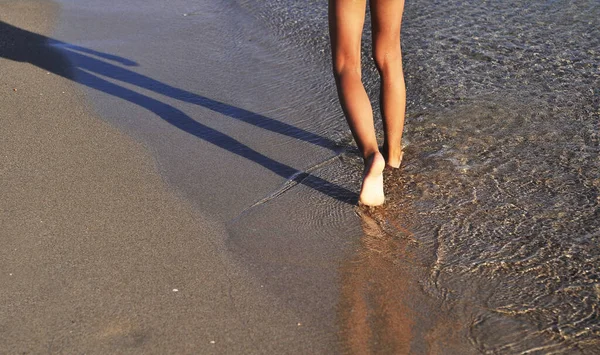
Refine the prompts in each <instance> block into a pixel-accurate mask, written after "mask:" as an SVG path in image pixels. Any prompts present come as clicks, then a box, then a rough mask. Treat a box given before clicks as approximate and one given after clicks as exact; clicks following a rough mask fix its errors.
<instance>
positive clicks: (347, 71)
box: [333, 55, 361, 79]
mask: <svg viewBox="0 0 600 355" xmlns="http://www.w3.org/2000/svg"><path fill="white" fill-rule="evenodd" d="M333 75H334V76H335V78H336V79H340V78H342V77H345V76H358V78H360V76H361V67H360V57H359V56H355V55H337V56H335V57H334V59H333Z"/></svg>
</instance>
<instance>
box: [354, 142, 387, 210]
mask: <svg viewBox="0 0 600 355" xmlns="http://www.w3.org/2000/svg"><path fill="white" fill-rule="evenodd" d="M384 168H385V159H384V158H383V155H381V153H375V154H373V156H372V157H371V158H370V159H369V160H367V162H366V167H365V173H364V176H363V183H362V187H361V189H360V197H359V200H358V202H359V204H361V205H366V206H381V205H383V203H384V202H385V195H384V193H383V169H384Z"/></svg>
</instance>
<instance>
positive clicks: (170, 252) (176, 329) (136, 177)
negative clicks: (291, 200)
mask: <svg viewBox="0 0 600 355" xmlns="http://www.w3.org/2000/svg"><path fill="white" fill-rule="evenodd" d="M58 11H59V9H58V7H57V6H55V5H54V4H52V3H49V2H46V1H43V2H42V1H1V2H0V14H1V15H0V21H2V22H3V23H4V24H10V25H11V26H14V27H16V28H19V29H23V30H27V31H31V32H32V33H39V34H42V35H45V34H48V33H50V31H51V30H52V28H53V26H54V21H55V20H56V16H57V14H58ZM4 28H8V26H6V25H5V26H4ZM15 33H17V32H14V31H13V32H11V31H4V32H2V33H0V54H1V58H0V90H1V91H2V94H1V96H0V109H1V111H2V116H1V125H2V131H1V132H2V139H1V140H0V150H1V151H2V156H1V158H0V159H1V161H2V163H1V164H0V177H1V180H2V184H1V186H0V194H1V195H2V199H0V211H2V213H0V225H1V229H0V235H1V237H2V240H3V247H2V249H1V250H0V304H2V307H0V352H2V353H8V354H16V353H19V354H21V353H23V354H24V353H33V354H35V353H88V354H93V353H97V354H107V353H113V354H115V353H144V354H150V353H156V354H165V353H179V354H182V353H246V354H247V353H286V352H289V351H290V349H294V350H295V351H300V352H314V351H315V349H316V348H315V346H319V345H318V344H313V343H312V342H311V339H312V338H313V336H312V335H311V334H310V333H309V332H306V331H303V329H302V328H301V327H300V326H299V325H298V322H299V321H298V319H299V315H298V313H296V312H295V311H293V310H291V309H290V308H289V307H286V305H285V304H284V303H282V302H281V301H280V300H279V299H278V298H276V297H273V296H272V295H271V294H270V293H268V292H266V291H265V290H264V289H263V288H262V285H261V283H260V281H259V280H257V279H256V278H255V277H253V276H252V275H250V274H248V272H246V271H245V270H244V269H243V268H241V267H239V266H238V265H237V264H236V262H235V261H234V260H231V259H230V258H229V257H228V256H227V253H226V252H225V246H224V244H225V239H226V235H227V233H226V231H225V226H224V225H223V224H222V223H221V222H219V221H217V220H215V219H212V218H211V217H209V216H207V215H204V214H200V213H199V212H198V211H197V210H196V209H194V208H192V207H191V205H190V204H189V203H188V202H186V201H184V200H183V199H181V198H180V197H177V196H176V194H175V193H174V192H173V191H172V190H171V189H170V188H169V187H168V186H167V185H166V184H165V182H164V181H163V180H162V178H161V177H160V175H159V174H158V173H157V167H156V166H155V161H154V159H153V158H152V157H151V156H150V154H149V153H148V151H147V150H146V149H145V148H144V147H143V146H142V145H141V144H139V143H137V142H135V141H134V140H132V139H131V138H130V137H128V136H126V135H124V134H123V133H120V132H119V131H118V130H117V129H115V128H114V127H111V126H110V125H109V124H107V123H106V122H105V121H103V120H101V119H100V118H98V117H97V116H96V115H95V113H94V111H93V109H92V108H90V107H89V106H88V104H87V103H86V102H87V101H86V99H85V97H84V95H83V93H82V92H81V90H80V89H78V88H77V87H76V86H75V85H74V84H73V82H72V81H70V80H69V79H67V78H66V77H62V76H60V75H57V74H55V73H63V74H65V73H66V74H65V75H67V74H68V72H69V70H70V67H69V64H68V63H67V61H65V59H64V58H63V57H62V56H61V55H60V54H59V53H58V52H56V53H55V55H52V56H48V55H47V54H48V53H50V52H48V50H47V49H43V48H46V47H44V46H45V44H44V43H26V44H23V43H20V42H19V41H18V40H19V38H18V37H17V38H15ZM11 36H12V37H11ZM40 53H41V54H44V55H45V56H44V57H39V55H40ZM36 56H38V57H36ZM5 58H27V59H28V61H29V62H39V63H44V65H47V67H48V68H52V69H53V72H49V71H47V70H45V69H42V68H40V67H39V66H34V65H31V64H30V63H28V62H18V61H14V60H9V59H5ZM277 339H278V340H279V341H277Z"/></svg>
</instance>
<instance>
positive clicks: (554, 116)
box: [241, 0, 600, 354]
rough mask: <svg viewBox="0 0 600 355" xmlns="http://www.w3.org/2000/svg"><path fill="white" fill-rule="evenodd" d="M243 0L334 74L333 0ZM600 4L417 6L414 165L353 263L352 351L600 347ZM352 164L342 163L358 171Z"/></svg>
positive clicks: (346, 281)
mask: <svg viewBox="0 0 600 355" xmlns="http://www.w3.org/2000/svg"><path fill="white" fill-rule="evenodd" d="M241 3H242V4H243V5H244V6H245V7H246V9H248V11H250V12H251V13H253V14H254V15H255V16H256V17H257V18H260V19H262V20H263V21H264V22H265V23H266V24H267V26H269V28H270V29H271V30H272V31H273V32H274V33H277V35H278V36H279V38H280V39H281V43H282V44H281V45H282V46H290V45H292V46H297V47H299V48H303V50H304V51H305V53H306V57H305V60H306V61H307V63H311V64H315V63H316V65H317V66H319V65H320V67H321V69H322V73H323V78H324V79H323V80H324V81H326V80H328V79H329V78H330V77H329V76H328V67H329V58H328V56H329V54H328V52H329V49H328V42H327V35H326V33H327V32H326V4H325V3H324V2H315V1H311V2H302V3H298V2H288V1H284V0H281V1H270V2H267V3H265V4H264V5H263V6H262V7H260V8H257V6H255V5H254V4H251V3H250V2H245V1H242V2H241ZM599 18H600V3H598V2H597V1H568V2H567V1H533V2H522V1H503V2H476V1H462V2H439V1H416V2H410V1H409V2H407V4H406V12H405V15H404V23H403V32H402V35H403V39H402V45H403V53H404V66H405V73H406V79H407V87H408V101H409V103H408V113H407V115H408V119H407V126H406V132H405V138H406V141H407V142H405V144H406V145H407V146H406V148H405V150H406V154H405V161H404V163H403V167H402V168H401V169H400V171H396V172H393V173H390V174H388V176H387V180H386V181H387V189H388V191H390V193H388V203H387V205H386V207H385V208H383V209H376V210H373V211H362V212H361V216H362V217H361V220H362V224H363V229H364V232H363V237H362V238H361V240H360V241H359V242H358V244H357V245H356V246H355V251H356V252H355V253H354V256H350V257H348V261H347V262H344V263H342V266H341V268H340V273H341V281H340V282H341V284H342V286H341V290H342V291H341V292H342V294H341V301H340V303H339V304H340V309H341V311H340V312H341V313H340V316H339V319H340V322H341V323H340V324H341V329H342V332H341V339H342V340H341V341H342V343H344V344H346V345H345V347H344V349H346V350H347V351H348V352H357V353H361V352H363V353H364V351H367V350H371V351H376V352H377V351H383V352H400V353H402V352H406V351H408V350H407V349H409V350H410V351H411V352H414V353H427V352H433V353H448V351H450V350H449V349H453V350H452V351H450V352H452V353H464V352H465V351H468V352H473V353H478V352H482V353H487V352H490V353H587V354H593V353H598V352H600V310H599V309H598V304H599V301H600V247H599V246H598V241H599V240H598V239H599V237H600V232H599V231H600V218H599V217H600V210H599V207H598V205H599V202H600V200H599V195H598V190H599V188H600V158H599V157H598V153H599V151H600V148H599V142H600V137H599V134H600V132H599V131H600V110H599V106H600V105H599V104H600V72H599V69H598V63H600V20H599ZM366 26H367V30H366V31H365V36H364V38H363V39H364V41H365V53H364V56H363V57H364V58H363V62H365V63H369V61H368V60H369V55H368V51H369V47H370V40H369V33H368V22H367V25H366ZM364 72H365V83H366V86H367V87H368V91H369V92H370V93H371V96H372V97H373V98H375V97H376V86H377V80H376V79H377V77H376V72H375V70H374V68H373V66H372V65H371V64H367V65H366V66H365V68H364ZM408 142H410V143H408ZM345 161H346V163H345V164H346V165H347V166H354V167H355V169H354V170H352V169H350V170H348V173H347V175H346V176H344V177H340V176H339V173H338V174H336V173H334V172H332V174H336V175H334V176H336V177H337V178H338V179H339V180H344V179H348V180H356V179H357V178H358V176H357V175H358V174H357V173H356V171H358V170H359V165H360V164H359V162H358V161H357V159H356V158H355V156H353V155H351V154H350V155H347V156H346V157H345ZM332 176H333V175H332ZM365 225H366V226H367V227H365ZM407 270H408V271H407ZM407 300H408V301H407ZM415 300H419V301H415ZM351 310H354V311H356V312H358V313H360V312H362V313H361V314H362V315H361V316H357V315H356V314H351V313H352V311H351ZM421 311H425V312H431V313H432V314H433V316H434V317H439V319H440V322H438V323H439V324H441V326H439V325H438V326H436V325H435V324H434V323H435V322H430V323H428V321H425V319H426V317H422V316H419V314H418V313H419V312H421ZM348 312H351V313H348ZM411 312H413V314H411ZM400 315H402V317H400ZM398 317H400V318H398ZM385 319H388V320H389V321H388V322H387V323H386V322H385V321H383V322H382V320H385ZM376 320H379V322H378V321H376ZM357 329H361V331H359V332H356V330H357ZM406 333H410V335H407V334H406ZM360 334H362V335H361V336H359V335H360ZM390 334H395V337H394V336H393V335H390ZM361 337H362V338H361ZM444 339H446V340H444ZM448 339H454V340H452V341H448ZM407 342H408V344H409V345H406V344H407ZM440 344H445V346H448V344H451V345H452V344H453V345H452V346H454V347H449V348H448V347H446V348H444V347H441V346H440ZM407 346H408V347H407ZM443 349H446V350H445V351H446V352H444V350H443Z"/></svg>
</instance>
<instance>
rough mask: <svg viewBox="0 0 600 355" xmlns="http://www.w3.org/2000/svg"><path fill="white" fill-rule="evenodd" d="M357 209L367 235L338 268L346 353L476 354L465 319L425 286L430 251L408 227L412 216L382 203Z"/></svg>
mask: <svg viewBox="0 0 600 355" xmlns="http://www.w3.org/2000/svg"><path fill="white" fill-rule="evenodd" d="M396 212H397V211H396ZM358 214H359V216H360V219H361V226H362V230H363V236H362V238H361V240H360V241H359V245H358V249H357V251H356V254H355V255H354V257H353V258H350V259H348V260H347V261H346V262H345V263H344V264H343V265H342V267H341V269H340V274H341V283H342V285H341V292H340V294H341V300H340V303H339V309H338V317H339V322H340V340H341V342H342V348H343V350H344V352H346V353H350V354H371V353H375V354H449V353H451V354H469V353H474V352H475V348H474V347H473V346H472V345H471V344H470V343H469V341H468V339H467V336H466V329H467V327H466V326H465V324H467V322H466V320H465V319H458V318H457V317H456V315H455V314H454V313H455V312H453V311H452V310H451V309H448V308H447V307H445V305H444V304H443V300H439V299H434V298H432V297H429V296H428V295H426V293H425V292H424V291H423V284H424V283H425V282H427V280H428V274H429V272H428V270H430V263H429V262H427V261H426V260H424V259H423V256H425V255H427V254H429V252H428V251H425V250H423V247H424V246H423V245H420V243H419V242H418V241H416V240H415V239H414V238H413V235H412V233H411V232H410V231H409V230H408V229H406V227H404V226H406V225H407V223H406V220H408V216H404V217H405V218H403V216H395V217H394V219H389V218H387V213H386V211H385V210H384V208H370V209H369V208H365V209H361V210H360V211H359V212H358ZM426 249H428V248H426ZM425 259H426V258H425Z"/></svg>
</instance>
